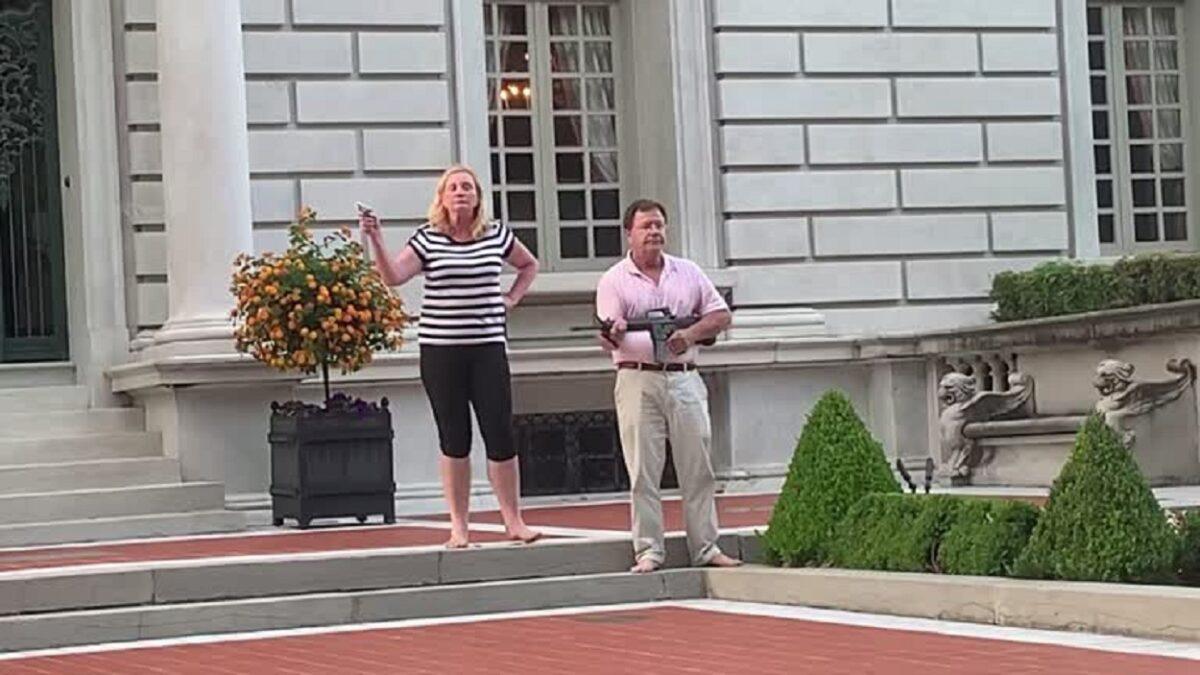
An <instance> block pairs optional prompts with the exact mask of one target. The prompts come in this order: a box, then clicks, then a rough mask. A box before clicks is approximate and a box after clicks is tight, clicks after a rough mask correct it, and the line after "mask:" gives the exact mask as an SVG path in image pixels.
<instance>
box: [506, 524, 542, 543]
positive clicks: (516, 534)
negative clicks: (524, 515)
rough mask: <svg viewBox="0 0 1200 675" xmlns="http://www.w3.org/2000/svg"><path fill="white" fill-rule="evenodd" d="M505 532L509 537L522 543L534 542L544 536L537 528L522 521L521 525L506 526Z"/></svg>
mask: <svg viewBox="0 0 1200 675" xmlns="http://www.w3.org/2000/svg"><path fill="white" fill-rule="evenodd" d="M504 534H506V535H508V538H509V539H512V540H513V541H519V542H521V543H522V544H532V543H533V542H535V541H537V540H538V539H541V538H542V533H541V532H538V531H537V530H531V529H529V527H528V526H526V525H525V524H524V523H522V524H521V525H520V526H519V527H515V528H505V529H504Z"/></svg>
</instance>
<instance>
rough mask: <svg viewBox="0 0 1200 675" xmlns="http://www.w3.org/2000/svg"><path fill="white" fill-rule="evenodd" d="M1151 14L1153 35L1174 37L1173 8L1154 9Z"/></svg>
mask: <svg viewBox="0 0 1200 675" xmlns="http://www.w3.org/2000/svg"><path fill="white" fill-rule="evenodd" d="M1153 12H1154V34H1155V35H1174V34H1175V8H1174V7H1155V8H1154V10H1153Z"/></svg>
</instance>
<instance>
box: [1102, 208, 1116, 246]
mask: <svg viewBox="0 0 1200 675" xmlns="http://www.w3.org/2000/svg"><path fill="white" fill-rule="evenodd" d="M1099 225H1100V243H1101V244H1112V243H1116V241H1117V236H1116V235H1117V232H1116V229H1115V228H1114V227H1113V217H1112V216H1111V215H1102V216H1100V222H1099Z"/></svg>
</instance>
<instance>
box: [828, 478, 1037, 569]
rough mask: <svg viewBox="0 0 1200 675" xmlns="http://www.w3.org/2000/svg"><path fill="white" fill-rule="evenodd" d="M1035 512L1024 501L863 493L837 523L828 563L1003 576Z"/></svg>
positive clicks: (1022, 543) (1021, 545)
mask: <svg viewBox="0 0 1200 675" xmlns="http://www.w3.org/2000/svg"><path fill="white" fill-rule="evenodd" d="M1037 518H1038V509H1037V507H1035V506H1033V505H1031V504H1028V503H1025V502H1016V501H1004V500H995V499H979V498H972V497H959V496H954V495H932V496H922V495H903V494H899V495H884V494H872V495H867V496H866V497H863V498H862V499H860V500H859V501H858V502H857V503H855V504H854V506H853V507H851V508H850V511H849V512H848V513H847V514H846V517H845V518H844V519H842V522H841V523H839V525H838V529H837V537H836V539H835V540H834V543H833V545H832V546H831V550H830V557H829V561H830V563H832V564H833V565H835V566H837V567H847V568H850V569H866V570H881V571H891V572H944V573H948V574H974V575H1004V574H1006V573H1007V572H1008V571H1009V570H1010V569H1011V567H1012V564H1013V561H1014V560H1015V559H1016V557H1017V555H1019V554H1020V552H1021V550H1022V549H1023V548H1024V547H1025V544H1026V542H1028V541H1029V535H1030V533H1031V532H1032V531H1033V528H1034V525H1035V523H1036V522H1037Z"/></svg>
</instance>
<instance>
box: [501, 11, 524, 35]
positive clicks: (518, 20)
mask: <svg viewBox="0 0 1200 675" xmlns="http://www.w3.org/2000/svg"><path fill="white" fill-rule="evenodd" d="M499 10H500V34H501V35H528V34H529V29H528V28H527V27H526V25H525V7H524V6H523V5H500V6H499Z"/></svg>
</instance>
